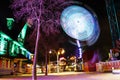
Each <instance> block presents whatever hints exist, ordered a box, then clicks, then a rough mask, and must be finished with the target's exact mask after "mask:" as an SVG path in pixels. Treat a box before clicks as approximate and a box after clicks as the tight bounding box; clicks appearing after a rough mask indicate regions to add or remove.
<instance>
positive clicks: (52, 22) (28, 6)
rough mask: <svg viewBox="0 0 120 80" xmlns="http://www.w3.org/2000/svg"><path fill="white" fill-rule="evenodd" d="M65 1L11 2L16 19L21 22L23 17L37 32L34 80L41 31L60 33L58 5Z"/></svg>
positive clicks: (24, 0)
mask: <svg viewBox="0 0 120 80" xmlns="http://www.w3.org/2000/svg"><path fill="white" fill-rule="evenodd" d="M64 1H65V0H56V1H54V0H13V2H12V4H11V8H12V10H13V12H14V13H13V14H14V16H15V20H17V21H18V22H19V20H21V19H22V20H24V21H25V22H27V23H28V25H29V26H30V27H34V31H33V35H34V34H36V43H35V50H34V61H33V77H32V79H33V80H36V79H37V78H36V62H37V61H36V60H37V59H36V57H37V53H38V41H39V37H40V31H42V32H43V33H45V35H46V36H47V35H49V34H55V33H59V25H60V22H59V18H60V10H59V9H60V8H59V7H58V5H60V4H62V3H63V2H64ZM36 32H37V33H36ZM33 35H31V37H33ZM46 53H47V52H46ZM46 56H47V55H46ZM46 75H47V74H46Z"/></svg>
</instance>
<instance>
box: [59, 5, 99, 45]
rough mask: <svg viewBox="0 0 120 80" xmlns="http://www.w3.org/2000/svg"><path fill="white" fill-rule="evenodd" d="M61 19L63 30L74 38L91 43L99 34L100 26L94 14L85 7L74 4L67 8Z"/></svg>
mask: <svg viewBox="0 0 120 80" xmlns="http://www.w3.org/2000/svg"><path fill="white" fill-rule="evenodd" d="M60 20H61V25H62V28H63V30H64V31H65V32H66V34H67V35H69V36H70V37H72V38H74V39H77V40H81V41H88V42H89V43H91V41H92V40H96V39H97V38H98V36H99V32H100V31H99V26H98V22H97V20H96V18H95V16H94V14H93V13H92V12H90V11H89V10H87V9H86V8H84V7H81V6H77V5H72V6H69V7H67V8H65V9H64V10H63V12H62V14H61V19H60ZM91 39H92V40H91ZM89 40H91V41H89ZM92 42H93V41H92Z"/></svg>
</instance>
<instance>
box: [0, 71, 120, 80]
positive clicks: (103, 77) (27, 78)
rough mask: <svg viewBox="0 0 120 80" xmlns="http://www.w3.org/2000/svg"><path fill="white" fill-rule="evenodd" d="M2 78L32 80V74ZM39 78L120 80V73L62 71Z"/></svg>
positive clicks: (56, 79)
mask: <svg viewBox="0 0 120 80" xmlns="http://www.w3.org/2000/svg"><path fill="white" fill-rule="evenodd" d="M0 80H32V74H17V75H10V76H1V77H0ZM37 80H120V74H113V73H112V72H107V73H105V72H104V73H99V72H61V73H48V75H47V76H45V74H37Z"/></svg>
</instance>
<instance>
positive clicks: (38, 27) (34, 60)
mask: <svg viewBox="0 0 120 80" xmlns="http://www.w3.org/2000/svg"><path fill="white" fill-rule="evenodd" d="M37 23H38V26H37V38H36V43H35V51H34V58H33V69H32V70H33V71H32V80H37V76H36V63H37V53H38V42H39V36H40V19H37Z"/></svg>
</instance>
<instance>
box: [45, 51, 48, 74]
mask: <svg viewBox="0 0 120 80" xmlns="http://www.w3.org/2000/svg"><path fill="white" fill-rule="evenodd" d="M45 54H46V55H45V76H47V75H48V66H47V65H48V60H47V59H48V50H47V49H46V52H45Z"/></svg>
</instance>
